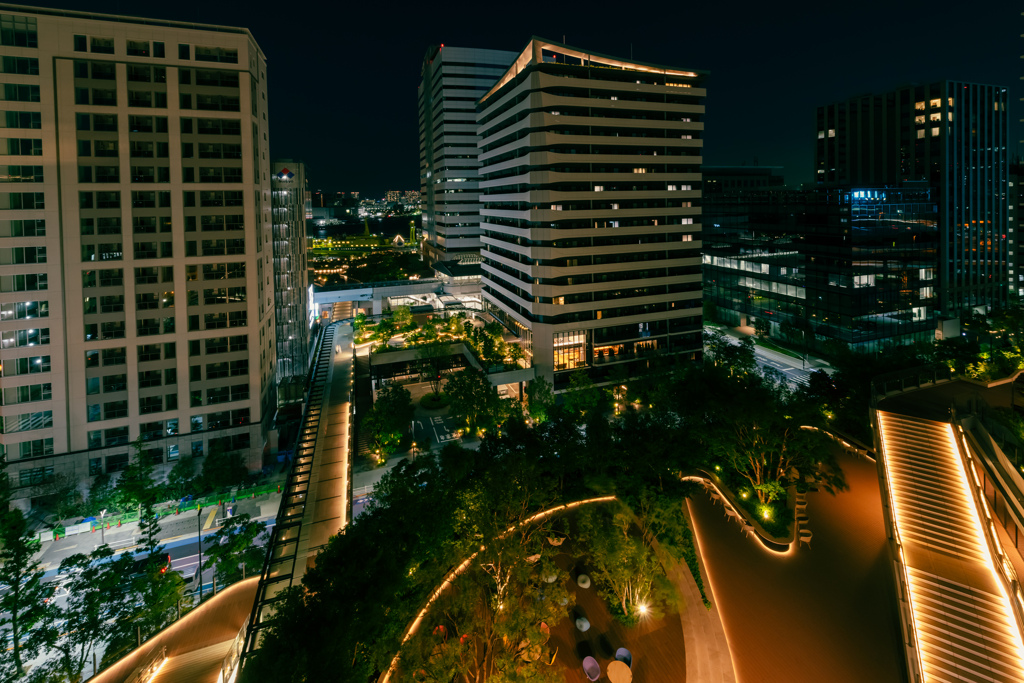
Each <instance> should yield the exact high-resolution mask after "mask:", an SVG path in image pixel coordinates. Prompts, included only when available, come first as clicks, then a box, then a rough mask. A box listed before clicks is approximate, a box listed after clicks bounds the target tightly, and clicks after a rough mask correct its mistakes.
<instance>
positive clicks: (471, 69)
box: [418, 45, 516, 263]
mask: <svg viewBox="0 0 1024 683" xmlns="http://www.w3.org/2000/svg"><path fill="white" fill-rule="evenodd" d="M515 57H516V53H514V52H505V51H503V50H477V49H473V48H466V47H446V46H444V45H441V46H434V47H431V48H430V49H428V50H427V54H426V56H425V57H424V59H423V69H422V78H421V80H420V86H419V93H418V105H419V124H420V194H421V206H422V210H423V213H422V218H423V226H422V228H423V232H424V233H425V235H426V238H425V242H424V245H423V252H424V254H425V256H426V258H427V260H428V261H429V262H430V263H434V262H435V261H446V260H449V261H451V260H457V261H466V262H473V263H476V262H479V261H480V234H481V233H480V201H479V196H478V190H477V168H478V167H479V165H480V164H479V163H478V162H477V158H476V155H477V142H478V140H479V138H478V137H477V131H476V101H477V100H478V99H480V97H481V96H483V95H484V93H486V92H487V90H488V89H489V88H490V87H491V86H492V85H494V82H495V81H496V80H498V78H499V77H500V76H501V75H502V74H503V73H505V70H506V69H507V68H508V65H509V64H511V63H512V60H513V59H515Z"/></svg>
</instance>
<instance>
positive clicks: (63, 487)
mask: <svg viewBox="0 0 1024 683" xmlns="http://www.w3.org/2000/svg"><path fill="white" fill-rule="evenodd" d="M32 497H33V498H42V499H44V500H45V502H46V503H47V504H48V505H49V507H50V509H51V510H53V514H54V516H55V517H56V518H57V520H58V521H60V520H64V519H67V518H68V517H71V516H72V515H74V514H75V512H76V511H77V510H79V509H80V508H81V507H82V494H81V493H80V492H79V490H78V479H77V478H76V477H73V476H72V475H70V474H67V473H66V472H61V473H60V474H57V475H55V476H54V477H53V479H52V480H51V481H49V482H47V483H45V484H42V485H40V486H36V487H34V488H33V490H32Z"/></svg>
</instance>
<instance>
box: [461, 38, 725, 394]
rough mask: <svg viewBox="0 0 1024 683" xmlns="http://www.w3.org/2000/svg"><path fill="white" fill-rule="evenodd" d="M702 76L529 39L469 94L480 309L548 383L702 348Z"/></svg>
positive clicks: (559, 385) (611, 377) (603, 375)
mask: <svg viewBox="0 0 1024 683" xmlns="http://www.w3.org/2000/svg"><path fill="white" fill-rule="evenodd" d="M706 77H707V74H706V72H701V71H692V70H685V69H675V68H670V67H665V66H658V65H654V64H646V63H642V62H635V61H632V60H623V59H617V58H614V57H608V56H606V55H599V54H595V53H592V52H588V51H585V50H579V49H575V48H571V47H568V46H565V45H561V44H559V43H554V42H551V41H546V40H541V39H539V38H534V39H533V40H531V42H530V43H529V45H527V46H526V49H525V50H523V52H522V53H521V54H520V55H519V56H518V57H517V58H516V60H515V63H514V64H513V65H512V66H511V67H510V68H509V69H508V71H507V72H506V73H505V74H504V75H503V76H502V77H501V78H500V79H499V80H498V82H497V83H496V84H495V85H494V87H493V88H491V90H490V91H489V92H487V93H486V94H485V95H484V96H483V97H482V98H481V99H480V102H479V103H478V105H477V122H478V125H479V131H478V132H479V139H480V142H479V154H478V157H477V158H478V160H479V166H480V168H479V178H480V180H479V188H480V189H479V192H480V202H481V204H482V209H481V210H480V215H481V224H480V228H481V229H482V231H483V236H482V243H483V251H482V254H483V271H484V274H483V282H482V286H481V287H482V292H483V297H484V302H485V306H486V310H488V311H489V312H490V313H491V314H492V315H494V316H495V317H496V318H497V319H499V320H501V321H502V322H503V323H504V324H505V325H506V326H507V327H508V328H509V329H510V330H513V331H515V332H516V333H517V334H519V335H520V337H521V338H523V340H524V342H525V343H524V347H525V348H526V349H528V351H529V353H530V355H531V357H532V362H533V365H534V367H535V368H536V369H537V373H538V375H543V376H545V377H547V378H548V379H549V380H551V379H553V380H554V384H555V388H556V389H563V388H564V387H565V386H566V385H567V383H568V379H569V376H570V374H571V373H572V372H574V371H576V370H584V371H585V372H587V373H588V374H589V375H590V377H591V378H592V379H593V380H594V381H595V382H597V383H608V382H612V381H621V380H623V379H625V378H628V377H631V376H635V375H636V372H638V371H640V370H641V368H640V367H639V366H641V365H643V364H644V363H645V357H647V356H648V355H649V354H653V353H669V354H674V355H682V356H684V357H687V358H692V359H698V358H699V357H700V354H701V347H702V345H701V296H702V293H701V266H700V249H701V209H700V197H701V186H700V183H701V173H700V166H701V146H702V144H703V143H702V140H701V138H702V137H703V130H704V123H703V121H704V98H705V88H704V85H705V80H706Z"/></svg>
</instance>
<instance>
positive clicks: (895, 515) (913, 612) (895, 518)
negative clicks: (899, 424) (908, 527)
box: [876, 411, 924, 671]
mask: <svg viewBox="0 0 1024 683" xmlns="http://www.w3.org/2000/svg"><path fill="white" fill-rule="evenodd" d="M876 415H877V417H878V426H879V428H880V429H881V431H882V438H881V442H882V453H881V454H880V455H881V458H882V463H883V464H884V465H885V488H886V490H887V491H888V493H889V509H890V510H892V525H893V536H894V537H895V538H896V545H897V547H898V548H899V551H900V569H901V570H902V571H903V583H904V585H905V586H906V587H907V603H908V604H909V605H910V619H911V623H910V627H911V628H912V629H913V631H914V653H915V654H916V655H917V668H918V670H919V671H924V666H923V664H924V663H923V662H922V660H921V650H920V642H921V640H920V638H921V634H920V633H919V631H918V628H917V609H915V607H914V596H913V592H914V589H913V586H912V585H911V582H910V572H908V571H907V561H906V557H905V556H904V554H903V539H902V538H900V524H899V520H900V512H899V511H900V506H899V505H898V504H897V502H896V494H894V493H893V490H892V472H891V471H889V458H888V457H887V455H886V448H885V444H886V443H887V441H888V432H887V431H886V428H885V420H884V418H883V417H882V413H881V412H880V411H879V412H877V413H876Z"/></svg>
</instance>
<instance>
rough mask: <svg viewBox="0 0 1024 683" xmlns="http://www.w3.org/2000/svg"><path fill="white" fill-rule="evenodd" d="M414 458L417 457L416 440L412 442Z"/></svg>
mask: <svg viewBox="0 0 1024 683" xmlns="http://www.w3.org/2000/svg"><path fill="white" fill-rule="evenodd" d="M412 459H413V460H415V459H416V442H415V441H413V442H412Z"/></svg>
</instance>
